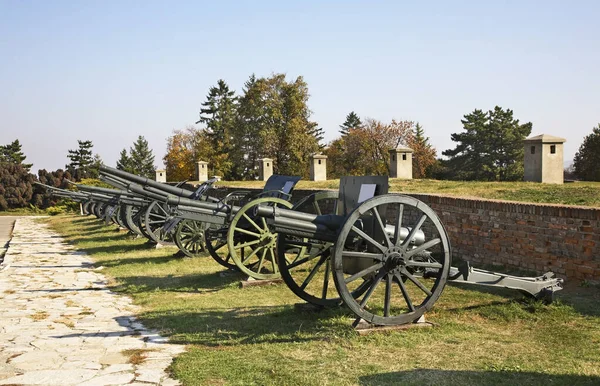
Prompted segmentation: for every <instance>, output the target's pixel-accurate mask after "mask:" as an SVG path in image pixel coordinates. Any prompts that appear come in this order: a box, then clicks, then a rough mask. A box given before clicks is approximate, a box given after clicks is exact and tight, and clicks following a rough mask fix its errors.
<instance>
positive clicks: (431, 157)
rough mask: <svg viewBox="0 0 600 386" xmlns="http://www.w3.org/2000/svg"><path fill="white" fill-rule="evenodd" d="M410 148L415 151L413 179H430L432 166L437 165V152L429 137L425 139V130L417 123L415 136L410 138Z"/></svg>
mask: <svg viewBox="0 0 600 386" xmlns="http://www.w3.org/2000/svg"><path fill="white" fill-rule="evenodd" d="M407 145H408V147H410V148H411V149H412V150H413V178H426V177H429V175H428V172H429V169H430V168H431V166H433V165H434V164H435V163H436V158H435V156H436V151H435V149H434V148H433V146H431V144H430V143H429V137H425V130H423V127H422V126H421V124H420V123H418V122H417V124H416V125H415V128H414V134H413V135H412V136H411V137H409V139H408V143H407Z"/></svg>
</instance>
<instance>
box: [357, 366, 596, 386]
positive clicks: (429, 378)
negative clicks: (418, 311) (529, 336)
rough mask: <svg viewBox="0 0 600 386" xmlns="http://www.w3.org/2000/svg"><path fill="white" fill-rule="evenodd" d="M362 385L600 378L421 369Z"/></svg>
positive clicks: (557, 382)
mask: <svg viewBox="0 0 600 386" xmlns="http://www.w3.org/2000/svg"><path fill="white" fill-rule="evenodd" d="M359 383H360V385H363V386H374V385H378V386H382V385H507V386H508V385H510V386H513V385H570V386H574V385H598V384H600V377H596V376H589V375H570V374H543V373H534V372H521V371H518V370H516V371H515V370H512V371H511V370H510V369H507V370H499V371H459V370H435V369H420V370H408V371H397V372H393V373H380V374H373V375H367V376H363V377H360V378H359Z"/></svg>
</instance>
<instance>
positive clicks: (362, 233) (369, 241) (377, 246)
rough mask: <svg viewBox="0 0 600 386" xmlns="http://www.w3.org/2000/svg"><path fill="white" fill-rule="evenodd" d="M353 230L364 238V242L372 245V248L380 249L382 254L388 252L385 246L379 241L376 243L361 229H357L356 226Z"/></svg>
mask: <svg viewBox="0 0 600 386" xmlns="http://www.w3.org/2000/svg"><path fill="white" fill-rule="evenodd" d="M352 230H353V231H354V232H355V233H356V234H358V235H359V236H360V237H362V238H363V240H365V241H366V242H368V243H369V244H371V245H372V246H374V247H375V248H377V249H379V250H380V251H381V252H382V253H385V251H386V250H387V248H386V247H384V246H383V245H381V244H379V243H378V242H377V241H375V240H374V239H373V238H372V237H371V236H369V235H368V234H366V233H365V232H363V231H362V230H361V229H359V228H358V227H356V226H355V225H353V226H352Z"/></svg>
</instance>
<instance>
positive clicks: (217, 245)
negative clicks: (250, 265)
mask: <svg viewBox="0 0 600 386" xmlns="http://www.w3.org/2000/svg"><path fill="white" fill-rule="evenodd" d="M228 229H229V228H228V227H227V226H223V227H220V228H208V229H206V230H205V231H204V239H205V240H206V249H207V250H208V253H210V256H211V257H212V258H213V259H214V260H215V261H216V262H217V263H219V264H221V265H222V266H223V267H225V268H227V269H233V270H236V271H239V268H238V267H237V265H235V263H234V262H233V260H232V259H231V254H230V253H229V250H228V249H227V231H228Z"/></svg>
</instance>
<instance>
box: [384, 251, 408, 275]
mask: <svg viewBox="0 0 600 386" xmlns="http://www.w3.org/2000/svg"><path fill="white" fill-rule="evenodd" d="M406 261H407V258H406V255H405V253H404V250H403V249H402V248H400V247H392V248H389V249H388V250H387V251H386V252H385V253H384V254H383V262H384V264H385V265H386V266H387V267H388V269H390V270H391V269H394V268H396V267H404V266H406Z"/></svg>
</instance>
